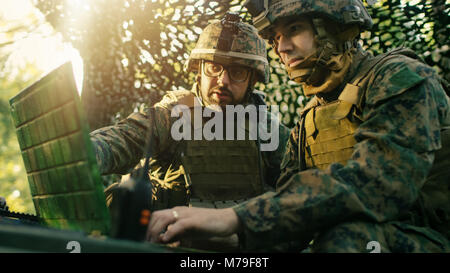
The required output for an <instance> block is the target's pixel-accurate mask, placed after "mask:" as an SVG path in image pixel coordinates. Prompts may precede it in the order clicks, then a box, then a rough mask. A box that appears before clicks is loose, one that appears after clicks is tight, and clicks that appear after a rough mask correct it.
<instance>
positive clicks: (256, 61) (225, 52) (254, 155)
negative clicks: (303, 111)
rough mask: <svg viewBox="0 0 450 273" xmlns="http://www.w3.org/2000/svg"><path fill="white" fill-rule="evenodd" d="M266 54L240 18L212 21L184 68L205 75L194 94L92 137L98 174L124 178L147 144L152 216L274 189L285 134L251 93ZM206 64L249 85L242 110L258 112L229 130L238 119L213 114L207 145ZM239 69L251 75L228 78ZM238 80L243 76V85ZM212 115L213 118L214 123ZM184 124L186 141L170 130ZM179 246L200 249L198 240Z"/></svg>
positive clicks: (179, 95) (170, 97)
mask: <svg viewBox="0 0 450 273" xmlns="http://www.w3.org/2000/svg"><path fill="white" fill-rule="evenodd" d="M266 54H267V51H266V46H265V42H264V40H263V39H262V38H261V37H260V36H259V35H258V34H257V30H256V29H255V28H254V27H253V26H251V25H249V24H246V23H242V22H241V20H240V18H239V16H238V15H237V14H233V13H227V14H226V15H225V17H224V18H223V19H222V20H220V21H219V20H215V21H212V22H211V23H210V24H209V25H208V26H207V27H206V28H205V29H204V30H203V32H202V34H201V35H200V37H199V40H198V41H197V44H196V47H195V48H194V49H193V50H192V52H191V55H190V57H189V60H188V61H187V63H186V68H187V70H189V71H195V72H198V71H201V73H202V76H201V77H200V78H197V83H196V84H195V85H194V86H193V88H192V90H190V91H187V90H179V91H171V92H167V94H166V95H165V96H164V97H163V99H162V100H161V101H160V102H159V103H157V104H155V105H154V106H153V107H145V106H144V107H143V108H142V109H141V110H140V111H139V112H138V113H134V114H131V115H130V116H129V117H128V118H127V119H125V120H123V121H121V122H119V123H118V124H116V125H115V126H111V127H106V128H102V129H99V130H96V131H94V132H92V133H91V140H92V143H93V144H94V148H95V151H96V155H97V162H98V165H99V166H100V171H101V173H102V174H108V173H126V172H128V171H129V170H130V167H133V166H135V165H136V164H137V163H138V162H139V160H140V159H141V158H142V157H143V156H144V147H145V145H146V140H147V141H148V143H149V145H150V147H149V151H150V154H151V157H152V160H151V161H150V164H151V167H150V173H149V180H150V181H151V183H152V184H153V188H152V189H153V195H152V208H153V209H154V210H157V209H163V208H170V207H174V206H180V205H188V204H189V205H191V206H196V207H212V208H223V207H231V206H233V205H236V204H237V203H240V202H242V201H244V200H246V199H248V198H251V197H254V196H257V195H259V194H262V193H263V192H266V191H267V190H269V189H273V188H274V186H275V181H276V179H277V177H278V176H279V174H280V163H281V159H282V157H283V154H284V153H285V146H286V142H287V139H288V136H289V130H288V129H287V128H286V127H285V126H284V125H282V124H280V122H279V121H278V117H275V116H273V115H272V114H271V113H270V112H269V111H267V108H266V107H265V103H264V100H263V98H262V97H261V96H260V95H258V94H257V92H254V90H252V89H251V88H253V85H254V83H255V82H256V81H261V82H267V81H268V78H269V66H268V61H267V57H266ZM205 62H213V63H215V64H217V65H220V67H221V68H222V69H224V67H227V71H228V75H229V77H230V80H231V81H234V82H236V83H241V82H244V81H247V82H248V83H249V84H248V87H247V90H245V94H244V98H243V101H242V102H241V104H240V106H244V107H246V106H256V107H254V109H255V110H256V111H258V112H257V113H256V115H257V119H256V120H255V119H253V118H251V117H250V116H247V117H245V116H244V117H243V118H241V119H239V118H237V120H235V121H237V122H233V126H234V127H229V126H231V125H229V124H226V122H232V120H234V119H235V118H236V117H232V118H230V119H229V118H227V113H230V112H229V111H228V109H226V110H225V111H224V112H220V111H218V112H216V114H219V113H222V116H223V118H224V120H222V121H224V122H222V125H223V127H222V128H220V129H221V132H222V135H221V134H220V133H218V134H217V135H216V134H215V135H214V136H216V137H218V138H219V139H217V138H216V139H212V140H211V139H206V136H205V135H204V134H203V132H204V130H205V129H206V127H207V123H208V121H210V120H211V119H212V117H211V119H210V118H205V115H203V114H202V112H203V111H204V110H208V109H209V110H210V112H211V111H212V112H214V110H213V108H214V105H209V103H210V102H209V100H208V99H207V98H205V97H202V96H204V95H205V94H203V93H202V90H201V89H200V88H199V87H198V84H200V83H199V81H200V80H201V79H203V78H202V77H210V78H213V77H218V76H220V75H221V74H217V76H214V75H207V74H205V71H204V67H205ZM242 67H245V69H246V70H244V71H243V72H248V73H238V75H236V73H231V71H232V70H233V69H237V68H242ZM234 71H236V70H234ZM240 71H241V70H239V72H240ZM222 72H223V70H222ZM222 72H220V73H222ZM242 75H246V77H247V78H244V79H240V78H239V76H241V77H242ZM233 77H234V79H233ZM236 77H238V78H236ZM241 80H242V81H241ZM200 82H201V81H200ZM208 91H209V90H208ZM178 105H180V106H181V105H182V106H185V107H187V108H185V110H186V109H187V112H184V111H183V112H182V113H181V115H178V116H177V115H175V116H172V110H176V109H175V107H177V106H178ZM259 106H264V107H259ZM222 107H225V106H222ZM177 110H181V109H180V108H178V109H177ZM196 113H200V114H199V115H200V116H198V114H196ZM233 113H236V111H235V112H233ZM216 114H214V115H210V116H214V117H215V115H216ZM189 116H190V118H189ZM264 117H266V118H264ZM184 118H188V120H187V123H188V124H189V125H188V126H189V128H190V130H189V131H190V133H189V134H187V136H188V137H190V138H189V139H186V138H182V139H181V140H180V139H176V138H175V137H174V135H173V132H172V131H173V129H174V128H175V127H176V126H175V125H176V124H179V123H178V122H179V121H181V120H182V119H184ZM260 118H261V119H260ZM219 123H220V122H219ZM255 123H256V124H255ZM273 125H275V126H273ZM174 126H175V127H174ZM219 126H220V125H219ZM272 126H273V127H272ZM230 128H233V129H234V130H235V131H234V132H235V133H237V134H239V132H238V131H239V130H240V132H243V134H244V140H242V139H240V138H237V135H236V134H235V135H230V134H229V133H230V132H229V129H230ZM252 128H254V129H256V131H255V130H252ZM269 128H270V130H275V131H270V130H269ZM210 129H211V128H210ZM214 130H215V131H217V130H219V128H214ZM260 130H262V131H260ZM175 131H176V129H175ZM255 132H256V135H255ZM261 133H263V134H267V133H268V135H270V138H269V139H266V137H267V135H264V137H263V135H261ZM196 136H200V138H198V137H196ZM230 136H231V137H232V138H231V140H230ZM241 136H242V135H241ZM275 137H276V138H277V139H278V143H273V144H274V145H277V146H276V148H275V150H271V151H268V150H267V151H265V149H262V147H263V146H262V145H265V144H272V142H271V141H272V139H275ZM177 138H178V137H177ZM222 139H223V140H222ZM266 142H267V143H266ZM112 192H113V188H109V189H107V195H108V194H110V193H112ZM107 199H109V198H107ZM234 237H236V236H234ZM236 239H237V237H236ZM228 241H229V243H230V244H229V245H227V242H224V241H219V242H218V243H217V247H219V248H218V249H217V250H222V251H223V250H236V249H235V247H237V246H238V245H237V241H236V240H234V239H233V238H229V240H228ZM211 243H212V242H208V243H207V245H206V248H207V249H211ZM184 246H191V247H195V248H203V249H204V248H205V246H202V245H201V244H199V243H198V242H196V244H195V245H191V244H189V245H185V244H184ZM227 247H230V249H227Z"/></svg>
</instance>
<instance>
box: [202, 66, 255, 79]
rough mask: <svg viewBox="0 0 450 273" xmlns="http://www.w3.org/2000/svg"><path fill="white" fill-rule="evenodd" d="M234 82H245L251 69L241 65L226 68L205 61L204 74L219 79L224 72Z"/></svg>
mask: <svg viewBox="0 0 450 273" xmlns="http://www.w3.org/2000/svg"><path fill="white" fill-rule="evenodd" d="M225 69H226V70H227V72H228V76H229V77H230V79H231V80H232V81H234V82H238V83H239V82H244V81H246V80H247V78H248V75H249V74H250V68H248V67H245V66H240V65H230V66H224V65H221V64H218V63H215V62H210V61H203V73H205V75H206V76H208V77H219V76H220V75H222V73H223V71H224V70H225Z"/></svg>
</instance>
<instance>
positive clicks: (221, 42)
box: [186, 13, 269, 83]
mask: <svg viewBox="0 0 450 273" xmlns="http://www.w3.org/2000/svg"><path fill="white" fill-rule="evenodd" d="M200 60H207V61H214V62H220V63H222V64H226V65H228V64H237V65H243V66H247V67H250V68H253V69H254V70H255V71H256V74H257V76H258V77H257V79H258V80H259V81H261V82H264V83H267V82H268V80H269V64H268V61H267V51H266V43H265V41H264V40H263V39H262V38H261V37H260V36H259V35H258V31H257V30H256V29H255V28H254V27H253V26H251V25H249V24H246V23H243V22H241V18H240V17H239V15H238V14H236V13H227V14H226V15H225V17H224V18H223V19H222V20H214V21H212V22H211V23H210V24H209V25H208V26H207V27H206V28H205V29H204V30H203V32H202V34H201V35H200V37H199V39H198V41H197V44H196V46H195V48H194V49H193V50H192V52H191V55H190V56H189V60H188V61H187V63H186V68H187V70H188V71H193V70H198V65H199V63H200Z"/></svg>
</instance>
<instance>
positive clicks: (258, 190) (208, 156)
mask: <svg viewBox="0 0 450 273" xmlns="http://www.w3.org/2000/svg"><path fill="white" fill-rule="evenodd" d="M195 99H196V97H195V96H194V95H193V94H192V95H191V96H190V97H186V98H183V99H182V100H179V102H178V103H180V104H184V105H187V106H188V107H189V108H190V109H191V118H194V117H195V114H194V107H193V106H194V105H195V104H194V103H192V100H195ZM197 107H198V106H197ZM202 109H204V107H203V108H202ZM247 123H248V119H247V120H246V122H245V124H246V125H248V124H247ZM204 124H205V120H203V125H204ZM237 124H238V123H237V122H235V128H234V129H235V132H236V131H237V127H236V126H237ZM192 125H194V122H193V121H192ZM193 127H194V126H193ZM245 127H246V128H245V132H246V137H245V140H225V139H226V138H225V136H224V140H205V139H202V140H195V139H194V138H192V140H183V141H184V148H183V152H182V155H181V163H182V165H183V168H184V172H185V173H184V175H185V179H186V181H187V184H188V187H189V193H190V194H189V195H190V196H189V200H190V205H191V206H196V207H213V208H223V207H231V206H234V205H236V204H237V203H240V202H242V201H244V200H246V199H248V198H251V197H254V196H257V195H260V194H262V193H263V192H264V186H263V180H264V179H263V177H262V171H263V170H262V166H261V164H262V159H261V154H260V152H259V147H258V146H259V143H258V141H257V140H249V132H248V126H245ZM225 128H226V127H225V125H224V129H223V132H224V133H225ZM196 129H198V128H193V131H195V130H196ZM200 129H202V128H200Z"/></svg>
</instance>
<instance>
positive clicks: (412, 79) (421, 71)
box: [363, 50, 439, 105]
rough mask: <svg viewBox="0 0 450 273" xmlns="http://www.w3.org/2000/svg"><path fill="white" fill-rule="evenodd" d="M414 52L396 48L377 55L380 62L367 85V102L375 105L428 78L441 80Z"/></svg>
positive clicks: (373, 70)
mask: <svg viewBox="0 0 450 273" xmlns="http://www.w3.org/2000/svg"><path fill="white" fill-rule="evenodd" d="M413 54H414V53H413V52H412V51H410V50H396V51H394V52H390V53H387V54H383V55H381V56H378V57H376V59H377V60H378V63H377V64H376V65H375V66H374V68H373V69H372V71H371V73H370V77H371V79H370V82H369V84H368V86H367V93H366V103H367V104H369V105H375V104H377V103H378V102H381V101H383V100H386V99H389V98H391V97H394V96H396V95H399V94H402V93H404V92H405V91H407V90H409V89H411V88H413V87H415V86H418V85H420V84H422V83H423V82H424V81H426V80H436V81H437V82H439V77H438V76H437V74H436V72H435V71H434V69H433V68H431V67H430V66H428V65H426V64H425V63H423V62H421V61H420V60H419V59H418V58H417V57H415V56H414V55H413ZM364 65H370V64H369V63H366V64H363V66H364Z"/></svg>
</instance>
